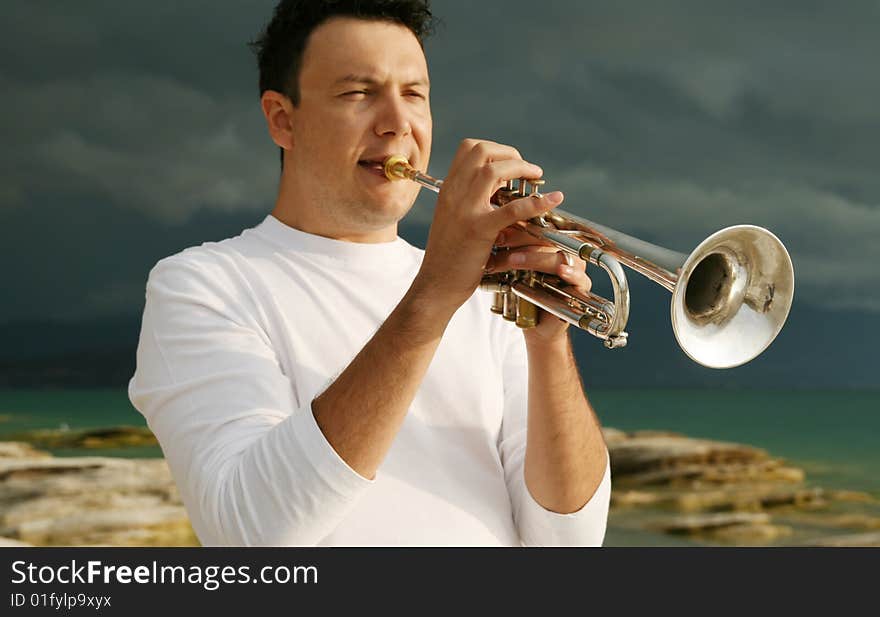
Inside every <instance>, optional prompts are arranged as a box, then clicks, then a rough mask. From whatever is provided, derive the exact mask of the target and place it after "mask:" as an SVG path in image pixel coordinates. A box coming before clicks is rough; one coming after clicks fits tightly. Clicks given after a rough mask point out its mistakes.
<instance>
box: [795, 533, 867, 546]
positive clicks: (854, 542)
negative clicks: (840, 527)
mask: <svg viewBox="0 0 880 617" xmlns="http://www.w3.org/2000/svg"><path fill="white" fill-rule="evenodd" d="M803 544H804V545H806V546H831V547H849V546H871V547H878V546H880V532H874V533H857V534H848V535H843V536H831V537H827V538H817V539H814V540H811V541H809V542H804V543H803Z"/></svg>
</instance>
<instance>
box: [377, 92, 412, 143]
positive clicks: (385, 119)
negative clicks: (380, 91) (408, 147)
mask: <svg viewBox="0 0 880 617" xmlns="http://www.w3.org/2000/svg"><path fill="white" fill-rule="evenodd" d="M383 99H384V100H383V101H382V104H381V109H380V110H379V114H378V115H377V117H376V124H375V129H374V130H375V132H376V135H378V136H379V137H388V136H391V137H406V136H407V135H409V134H410V133H412V124H411V123H410V119H409V111H408V110H407V108H406V101H405V100H404V97H403V96H401V95H400V94H389V95H387V96H385V97H383Z"/></svg>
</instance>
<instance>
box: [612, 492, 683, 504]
mask: <svg viewBox="0 0 880 617" xmlns="http://www.w3.org/2000/svg"><path fill="white" fill-rule="evenodd" d="M668 500H669V498H668V497H666V496H663V495H660V494H658V493H649V492H646V491H612V492H611V505H612V507H627V506H648V505H657V504H661V503H663V502H665V501H668Z"/></svg>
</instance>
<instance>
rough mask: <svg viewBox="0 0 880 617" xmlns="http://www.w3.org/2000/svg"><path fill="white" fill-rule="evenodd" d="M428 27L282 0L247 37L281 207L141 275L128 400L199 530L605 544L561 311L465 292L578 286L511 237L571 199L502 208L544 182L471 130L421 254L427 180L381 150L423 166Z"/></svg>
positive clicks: (600, 493) (604, 493)
mask: <svg viewBox="0 0 880 617" xmlns="http://www.w3.org/2000/svg"><path fill="white" fill-rule="evenodd" d="M429 19H430V11H429V10H428V7H427V3H426V2H420V1H414V0H406V1H404V0H397V1H394V0H392V1H384V2H382V1H378V0H377V1H374V2H366V1H360V2H356V1H340V2H333V3H329V2H319V1H315V0H299V1H296V0H294V1H291V0H283V1H282V2H280V3H279V5H278V6H277V7H276V9H275V14H274V17H273V19H272V21H271V22H270V23H269V25H268V26H267V28H266V30H265V32H264V34H263V37H262V38H261V40H260V41H259V43H258V49H259V60H260V71H261V79H260V82H261V103H262V109H263V113H264V115H265V117H266V121H267V125H268V130H269V134H270V136H271V138H272V139H273V140H274V142H275V143H276V144H277V145H278V146H279V147H280V148H281V149H282V152H283V167H282V175H281V181H280V187H279V191H278V199H277V202H276V204H275V208H274V210H273V211H272V214H271V215H270V216H267V217H266V219H265V220H264V221H263V222H262V223H261V224H260V225H258V226H257V227H255V228H253V229H249V230H245V231H244V232H243V233H242V234H241V235H240V236H237V237H235V238H230V239H228V240H224V241H223V242H219V243H206V244H203V245H202V246H201V247H195V248H191V249H187V250H185V251H183V252H182V253H180V254H178V255H174V256H172V257H169V258H166V259H163V260H161V261H160V262H159V263H158V264H157V265H156V267H155V268H154V269H153V270H152V271H151V273H150V278H149V281H148V283H147V302H146V306H145V309H144V318H143V326H142V331H141V338H140V344H139V347H138V367H137V371H136V373H135V375H134V377H133V378H132V380H131V383H130V385H129V395H130V398H131V400H132V402H133V404H134V405H135V407H137V409H138V410H140V411H141V413H142V414H143V415H144V416H145V417H146V419H147V421H148V423H149V426H150V428H151V429H152V430H153V432H154V433H155V434H156V436H157V438H158V439H159V442H160V444H161V445H162V448H163V451H164V453H165V456H166V458H167V460H168V462H169V465H170V467H171V470H172V473H173V475H174V478H175V481H176V482H177V484H178V487H179V488H180V492H181V496H182V499H183V502H184V504H185V505H186V508H187V510H188V512H189V514H190V517H191V520H192V523H193V527H194V529H195V531H196V533H197V534H198V536H199V538H200V540H201V541H202V543H204V544H212V545H214V544H235V545H238V544H244V545H257V544H269V545H313V544H319V545H349V546H350V545H466V544H467V545H519V544H526V545H557V544H562V545H573V544H577V545H581V544H583V545H598V544H601V542H602V539H603V537H604V533H605V524H606V519H607V512H608V501H609V495H610V471H609V466H608V454H607V450H606V447H605V444H604V442H603V440H602V436H601V432H600V429H599V425H598V422H597V421H596V419H595V415H594V414H593V412H592V410H591V409H590V407H589V404H588V403H587V401H586V398H585V396H584V394H583V389H582V387H581V383H580V379H579V375H578V371H577V367H576V365H575V362H574V359H573V355H572V352H571V348H570V344H569V341H568V337H567V333H566V325H565V324H564V323H562V322H561V321H560V320H558V319H556V318H553V317H552V316H549V315H544V316H543V318H542V319H541V322H540V324H539V325H538V326H537V327H536V328H533V329H530V330H526V331H523V332H522V333H521V332H520V331H519V330H518V329H517V328H516V327H515V326H513V325H511V324H510V323H508V322H505V321H504V320H502V319H499V318H497V317H496V316H494V315H492V314H491V313H490V311H489V310H488V306H489V303H490V298H489V296H488V294H484V293H482V292H480V291H478V290H477V289H476V288H477V286H478V284H479V281H480V278H481V276H482V274H483V272H484V271H486V270H493V269H495V270H498V271H503V270H509V269H512V268H522V269H533V270H540V271H545V272H552V273H555V274H558V275H559V276H561V277H562V278H563V279H564V280H566V281H567V282H569V283H571V284H572V285H576V286H578V287H579V288H582V289H586V288H588V287H589V279H588V278H587V277H586V274H585V272H584V267H585V264H584V263H583V262H578V263H577V264H576V266H577V267H575V268H571V267H569V266H566V265H565V264H564V263H563V260H562V259H561V258H560V257H559V256H558V255H557V254H556V253H555V252H554V251H552V250H549V249H548V248H547V247H541V246H535V245H534V241H533V240H530V239H529V237H528V236H526V235H525V234H523V233H521V232H517V231H516V230H515V228H512V227H511V225H513V224H514V223H515V222H516V221H520V220H525V219H528V218H531V217H534V216H536V215H538V214H541V213H543V212H546V211H548V210H550V209H551V208H553V207H555V206H556V205H558V204H559V203H560V202H561V201H562V195H561V194H559V193H551V194H549V195H546V196H545V197H544V198H543V199H538V198H524V199H520V200H517V201H514V202H512V203H510V204H508V205H506V206H505V207H503V208H498V209H496V208H494V207H493V206H491V205H490V204H489V198H490V196H491V195H492V194H493V193H494V191H495V190H497V189H498V188H499V187H500V186H502V185H503V183H504V181H505V180H506V179H509V178H519V177H540V176H541V173H542V172H541V170H540V168H538V167H537V166H535V165H533V164H531V163H528V162H526V161H524V160H523V159H522V158H521V157H520V155H519V153H518V152H516V150H514V149H513V148H510V147H508V146H503V145H500V144H496V143H492V142H489V141H477V140H465V141H463V142H462V144H461V147H460V148H459V150H458V153H457V154H456V156H455V159H454V161H453V163H452V167H451V169H450V170H449V173H448V175H447V179H446V183H445V184H444V187H443V190H442V191H441V193H440V195H439V198H438V200H437V206H436V214H435V217H434V220H433V222H432V225H431V230H430V235H429V238H428V243H427V247H426V250H425V251H424V252H423V251H420V250H418V249H416V248H414V247H412V246H410V245H409V244H407V243H406V242H405V241H403V240H402V239H400V238H398V237H397V224H398V222H399V221H400V219H401V218H402V217H403V216H404V215H405V214H406V213H407V212H408V211H409V209H410V208H411V207H412V205H413V203H414V201H415V198H416V194H417V192H418V190H419V187H418V186H417V185H416V184H414V183H411V182H405V181H399V182H391V181H389V180H388V179H387V178H385V177H384V175H383V174H382V171H381V163H382V161H384V160H385V158H386V157H387V156H389V155H391V154H403V155H406V156H407V157H408V158H409V160H410V161H411V163H412V164H413V165H414V166H415V167H417V168H420V169H425V168H427V165H428V159H429V155H430V149H431V130H432V125H431V110H430V104H429V79H428V69H427V65H426V60H425V56H424V53H423V50H422V46H421V39H420V37H421V36H422V35H423V34H424V33H425V31H426V28H427V25H428V23H429ZM493 245H496V246H501V247H503V248H506V249H507V250H503V251H498V252H496V254H495V255H494V256H493V255H492V247H493Z"/></svg>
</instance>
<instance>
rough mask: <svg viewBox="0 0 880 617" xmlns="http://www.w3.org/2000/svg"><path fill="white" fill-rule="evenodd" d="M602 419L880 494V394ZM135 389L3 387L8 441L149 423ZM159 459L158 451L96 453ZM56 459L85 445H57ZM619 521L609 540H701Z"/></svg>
mask: <svg viewBox="0 0 880 617" xmlns="http://www.w3.org/2000/svg"><path fill="white" fill-rule="evenodd" d="M589 396H590V400H591V402H592V404H593V407H594V408H595V409H596V413H597V414H598V416H599V418H600V420H601V421H602V424H603V425H605V426H610V427H614V428H618V429H621V430H625V431H633V430H643V429H652V430H667V431H675V432H680V433H684V434H686V435H689V436H692V437H705V438H710V439H719V440H724V441H735V442H738V443H745V444H749V445H752V446H757V447H760V448H764V449H766V450H767V451H768V452H770V454H772V455H773V456H776V457H781V458H784V459H786V460H788V461H789V462H790V463H792V464H793V465H795V466H798V467H801V468H802V469H804V470H805V471H806V473H807V480H808V482H809V483H810V484H811V485H814V486H822V487H825V488H839V489H851V490H857V491H865V492H868V493H871V494H873V495H874V496H877V497H880V447H878V438H880V392H876V391H872V392H849V391H839V392H831V391H819V392H755V391H724V390H592V391H590V392H589ZM145 424H146V423H145V422H144V419H143V417H142V416H141V415H140V414H139V413H138V412H137V411H136V410H135V409H134V408H133V407H132V406H131V404H130V403H129V401H128V398H127V395H126V392H125V390H122V389H105V390H45V391H41V390H0V441H2V440H4V439H7V438H8V436H10V435H12V434H15V433H18V432H21V431H27V430H34V429H47V428H59V427H61V426H65V425H66V426H68V427H69V428H71V429H82V428H97V427H107V426H118V425H133V426H145ZM92 453H94V454H100V455H105V456H126V457H156V456H161V455H162V453H161V450H160V449H159V448H158V447H156V448H129V449H125V450H101V451H99V452H97V451H92ZM53 454H55V455H56V456H72V455H80V456H81V455H82V454H83V451H81V450H80V451H76V450H54V451H53ZM615 520H616V519H615V517H612V519H611V525H610V526H609V529H608V533H607V535H606V541H605V544H606V546H650V545H654V546H658V545H664V546H670V545H679V544H681V545H686V544H692V543H693V542H691V541H690V540H688V539H686V538H677V537H673V536H665V535H662V534H656V533H652V532H649V531H643V530H640V529H636V528H631V527H629V526H624V527H621V526H620V525H615Z"/></svg>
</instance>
